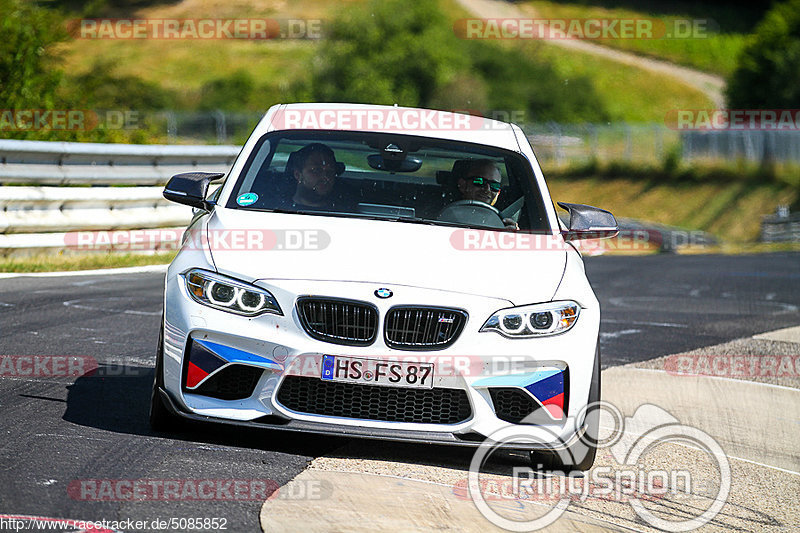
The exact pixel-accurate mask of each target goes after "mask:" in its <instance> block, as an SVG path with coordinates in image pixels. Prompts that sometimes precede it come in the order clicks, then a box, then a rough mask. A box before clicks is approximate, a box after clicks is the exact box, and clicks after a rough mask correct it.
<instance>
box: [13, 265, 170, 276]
mask: <svg viewBox="0 0 800 533" xmlns="http://www.w3.org/2000/svg"><path fill="white" fill-rule="evenodd" d="M168 266H169V265H146V266H138V267H123V268H100V269H97V270H72V271H65V272H2V273H0V279H7V278H21V277H30V278H53V277H65V278H66V277H72V276H100V275H104V276H108V275H113V274H140V273H144V272H166V271H167V267H168Z"/></svg>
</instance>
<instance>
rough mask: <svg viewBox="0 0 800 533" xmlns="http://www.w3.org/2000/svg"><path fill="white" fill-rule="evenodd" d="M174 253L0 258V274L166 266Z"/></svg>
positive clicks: (55, 254)
mask: <svg viewBox="0 0 800 533" xmlns="http://www.w3.org/2000/svg"><path fill="white" fill-rule="evenodd" d="M173 257H175V252H169V253H156V254H131V253H99V252H97V253H94V252H89V253H80V254H63V253H53V254H39V255H35V256H30V257H6V258H0V272H61V271H70V270H96V269H103V268H120V267H134V266H144V265H163V264H168V263H169V262H170V261H172V258H173Z"/></svg>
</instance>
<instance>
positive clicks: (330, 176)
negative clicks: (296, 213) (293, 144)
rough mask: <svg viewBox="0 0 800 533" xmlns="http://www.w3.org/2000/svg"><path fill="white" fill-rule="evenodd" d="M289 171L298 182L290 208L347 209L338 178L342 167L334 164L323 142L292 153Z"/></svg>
mask: <svg viewBox="0 0 800 533" xmlns="http://www.w3.org/2000/svg"><path fill="white" fill-rule="evenodd" d="M292 155H293V158H292V165H291V167H290V168H288V169H287V170H288V172H289V173H290V175H291V176H292V177H293V178H294V180H295V181H296V182H297V188H296V189H295V193H294V196H293V197H292V207H294V208H305V209H312V210H313V209H320V208H322V209H335V208H343V209H347V208H349V207H350V203H351V202H349V201H347V200H346V198H345V197H346V194H344V193H345V191H343V190H342V187H341V186H340V183H339V181H338V176H339V174H340V173H341V172H342V169H343V165H341V163H337V162H336V157H335V155H334V153H333V150H331V148H330V147H329V146H327V145H325V144H322V143H312V144H309V145H307V146H304V147H303V148H301V149H300V150H298V151H297V152H295V153H294V154H292Z"/></svg>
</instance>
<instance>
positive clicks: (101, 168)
mask: <svg viewBox="0 0 800 533" xmlns="http://www.w3.org/2000/svg"><path fill="white" fill-rule="evenodd" d="M240 149H241V148H240V147H238V146H179V145H174V146H173V145H169V146H167V145H125V144H99V143H68V142H44V141H17V140H0V183H2V184H3V187H0V254H2V255H20V254H31V253H35V252H39V251H43V250H48V251H56V250H62V249H68V248H69V246H68V243H67V242H66V241H67V240H68V238H67V237H66V234H65V232H68V231H75V230H122V229H147V228H165V227H181V226H185V225H186V224H187V223H188V221H189V220H190V219H191V215H192V211H191V208H189V207H186V206H181V205H177V204H174V203H171V202H169V201H167V200H166V199H165V198H164V197H163V196H162V195H161V191H162V187H163V185H164V184H165V183H166V182H167V180H169V178H170V177H171V176H173V175H175V174H179V173H181V172H191V171H195V170H203V171H208V172H228V170H229V169H230V167H231V165H232V164H233V161H234V160H235V159H236V156H237V155H238V153H239V151H240ZM11 185H15V186H11ZM64 185H75V186H73V187H64ZM80 185H84V186H80ZM86 185H91V186H86ZM114 185H116V186H114ZM126 185H133V186H132V187H126Z"/></svg>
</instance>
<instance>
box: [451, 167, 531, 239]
mask: <svg viewBox="0 0 800 533" xmlns="http://www.w3.org/2000/svg"><path fill="white" fill-rule="evenodd" d="M501 180H502V177H501V176H500V171H499V170H498V169H497V166H496V165H495V164H494V161H492V160H491V159H473V160H472V161H470V163H469V165H468V166H467V168H466V170H465V172H464V175H462V176H460V177H459V178H458V183H457V187H458V192H459V193H461V200H476V201H478V202H483V203H485V204H489V205H492V206H493V205H494V203H495V202H496V201H497V197H498V196H499V195H500V189H502V184H501ZM503 224H505V225H506V228H509V229H519V226H517V223H516V222H514V220H512V219H510V218H504V219H503Z"/></svg>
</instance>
